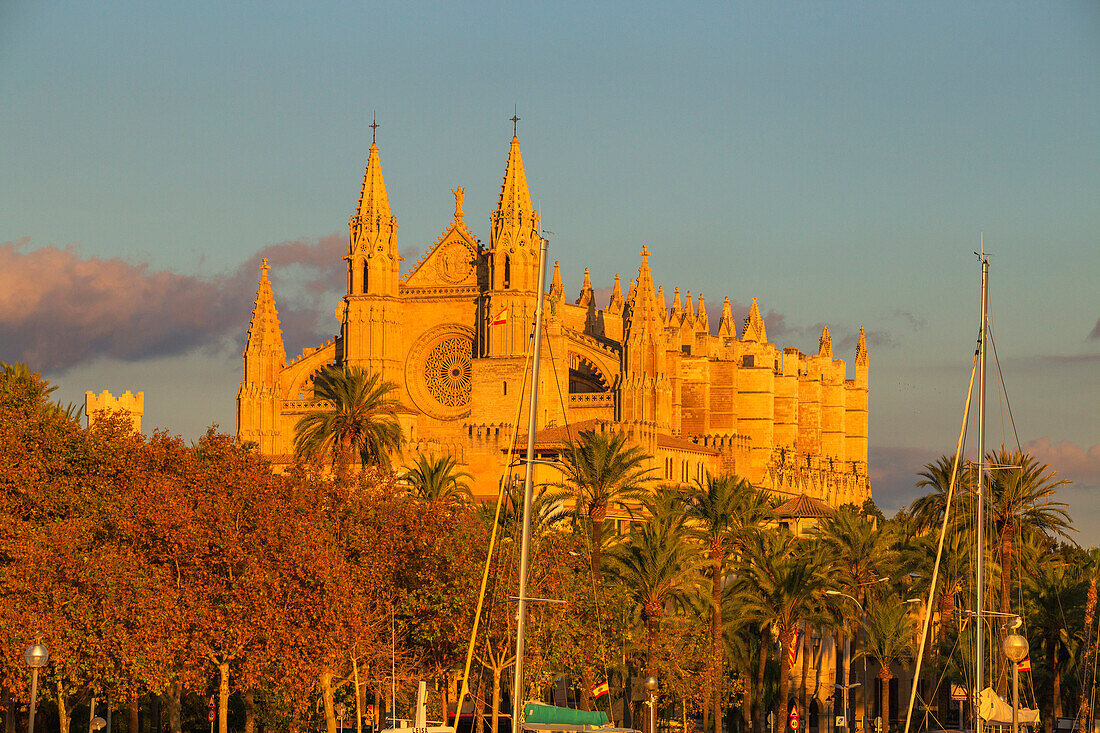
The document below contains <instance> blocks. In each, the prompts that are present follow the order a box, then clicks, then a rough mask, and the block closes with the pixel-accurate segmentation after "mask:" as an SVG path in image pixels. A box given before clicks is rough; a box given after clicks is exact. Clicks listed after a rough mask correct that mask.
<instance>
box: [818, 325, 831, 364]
mask: <svg viewBox="0 0 1100 733" xmlns="http://www.w3.org/2000/svg"><path fill="white" fill-rule="evenodd" d="M817 355H818V356H824V357H826V358H829V359H832V358H833V339H832V337H831V336H829V327H828V326H825V327H824V328H822V329H821V340H820V341H818V342H817Z"/></svg>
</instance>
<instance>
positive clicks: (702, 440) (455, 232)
mask: <svg viewBox="0 0 1100 733" xmlns="http://www.w3.org/2000/svg"><path fill="white" fill-rule="evenodd" d="M453 193H454V194H455V210H454V214H453V217H452V220H451V222H450V223H449V224H447V225H446V226H445V227H444V229H443V231H442V233H441V234H440V235H439V237H438V238H437V239H436V241H435V242H434V243H433V244H431V246H429V247H428V248H427V251H426V252H425V253H424V255H423V256H422V257H421V258H420V259H419V261H418V262H417V263H416V264H415V265H414V266H413V267H412V268H411V270H409V271H408V272H406V273H405V274H402V272H401V269H402V268H401V261H402V258H401V257H400V255H399V254H398V247H397V218H396V217H395V216H394V214H393V212H392V211H391V209H390V202H389V197H388V195H387V192H386V186H385V182H384V180H383V176H382V164H381V161H380V158H379V152H378V146H377V145H376V144H372V145H371V149H370V155H369V157H368V159H367V165H366V171H365V174H364V176H363V185H362V191H361V194H360V197H359V206H358V208H357V210H356V212H355V214H354V215H352V217H351V220H350V222H349V229H350V234H349V238H348V249H347V254H346V255H345V256H344V258H343V259H344V263H343V264H342V265H340V266H341V267H344V268H345V269H346V274H347V294H346V295H345V296H344V297H343V299H342V300H341V301H340V302H339V303H338V304H337V305H336V317H337V319H338V320H339V322H340V333H339V334H338V335H336V336H335V337H333V338H332V339H329V340H328V341H326V342H325V343H322V344H319V345H317V346H314V347H310V348H306V349H304V350H303V351H302V352H301V353H299V354H298V355H297V356H295V357H294V358H293V359H291V360H290V361H289V362H288V361H287V357H286V349H285V348H284V345H283V340H282V332H281V329H280V325H279V318H278V311H277V309H276V304H275V295H274V293H273V291H272V287H271V282H270V280H269V279H268V266H267V263H266V261H265V262H264V265H263V267H262V271H261V276H260V281H259V288H258V290H257V293H256V305H255V308H254V310H253V312H252V320H251V323H250V325H249V330H248V343H247V346H246V348H245V351H244V364H243V377H242V381H241V386H240V390H239V391H238V394H237V434H238V437H239V438H240V440H242V441H255V442H256V443H257V444H258V445H259V448H260V450H261V452H262V453H264V454H265V455H267V456H268V457H269V458H270V459H271V460H272V461H273V462H274V463H275V465H276V467H277V468H278V467H281V466H285V465H286V464H288V463H289V462H290V460H291V456H292V452H293V440H294V426H295V423H296V422H297V420H298V419H299V418H300V417H301V416H302V415H303V414H305V413H306V412H307V411H309V410H310V409H311V405H310V400H311V398H312V397H313V379H314V376H315V375H316V374H317V372H318V370H319V369H321V368H322V367H324V366H325V365H328V364H337V365H344V366H358V367H363V368H365V369H367V370H369V371H372V372H378V373H380V374H381V375H382V377H383V378H385V379H387V380H390V381H393V382H395V383H396V384H398V385H399V390H398V394H397V397H398V399H399V400H400V401H401V403H402V405H403V406H404V409H403V411H402V413H401V415H400V419H401V423H402V426H403V428H404V430H405V435H406V437H407V439H408V444H407V447H406V449H405V455H404V460H405V461H410V460H412V458H413V457H415V455H416V454H428V453H431V454H446V455H451V456H454V457H455V459H456V460H457V461H458V463H459V464H460V466H461V468H462V469H463V470H466V471H469V472H470V473H471V474H472V475H473V476H474V477H475V484H476V485H475V491H476V492H477V493H479V494H485V493H490V492H492V493H495V491H496V485H497V480H498V478H499V477H500V475H501V474H502V473H503V472H504V471H505V470H506V469H507V464H508V462H509V457H508V449H509V446H510V444H511V441H512V440H513V439H514V438H515V437H516V436H515V433H516V430H515V427H516V422H517V419H518V420H519V422H520V425H521V428H520V431H519V432H523V433H526V415H527V412H526V406H521V405H520V404H519V400H520V399H521V395H522V394H524V389H523V385H524V380H525V377H526V375H527V372H526V367H527V365H526V357H527V355H528V350H529V335H530V333H531V331H532V324H533V321H534V315H535V308H536V299H537V297H538V287H539V283H538V254H539V246H540V233H539V214H538V212H537V211H535V209H534V207H533V206H532V204H531V194H530V192H529V190H528V186H527V176H526V173H525V171H524V167H523V160H522V156H521V154H520V148H519V140H518V139H517V138H516V137H513V138H512V142H511V149H510V151H509V154H508V162H507V165H506V167H505V172H504V180H503V184H502V186H501V191H500V195H499V197H498V201H497V207H496V209H495V210H494V211H493V212H492V214H491V215H490V222H491V223H490V231H489V240H488V241H489V244H488V246H485V245H483V244H482V242H481V241H480V240H479V239H478V238H477V237H476V236H475V235H474V234H473V232H471V231H470V229H469V228H468V227H467V225H466V222H465V219H464V212H463V189H462V188H456V189H454V190H453ZM640 254H641V262H640V265H639V267H638V270H637V276H636V277H635V278H633V279H631V280H630V281H629V283H628V285H627V286H626V292H625V294H624V291H623V285H622V281H621V278H620V276H619V275H616V276H615V282H614V284H613V285H612V287H611V294H610V297H609V298H608V300H607V302H606V303H597V302H596V296H595V291H594V289H593V286H592V283H591V279H590V276H589V273H588V270H587V269H586V270H585V273H584V282H583V285H582V287H581V289H580V293H579V295H578V297H576V298H575V299H567V298H566V296H565V288H564V285H563V283H562V279H561V273H560V271H559V268H558V266H557V264H555V265H554V270H553V277H552V282H551V285H550V289H549V293H548V297H547V300H546V313H545V337H544V338H545V341H544V348H543V368H542V373H541V376H540V379H539V383H538V390H539V400H538V406H539V416H538V421H539V428H540V431H541V430H548V429H551V430H557V431H558V432H560V431H561V430H560V429H562V428H564V426H566V425H571V426H574V429H576V426H589V427H598V429H601V430H615V431H626V432H627V433H629V434H630V436H631V440H633V441H634V442H636V443H638V444H640V445H642V446H643V447H644V448H645V449H646V451H647V452H648V453H649V454H650V455H652V456H653V468H654V469H655V470H656V475H657V476H658V477H660V478H662V479H664V480H667V481H671V482H689V481H692V480H695V479H697V478H700V477H702V476H703V475H704V474H705V472H707V471H710V472H712V473H719V472H723V471H731V472H735V473H737V474H739V475H741V476H743V477H745V478H748V479H749V480H751V481H752V482H753V483H754V484H756V485H757V486H760V487H763V488H766V489H769V490H771V491H773V492H778V493H781V494H789V495H796V494H801V493H805V494H808V495H810V496H813V497H817V498H819V499H821V500H823V501H825V502H828V503H830V504H834V505H835V504H841V503H846V502H856V503H861V502H862V501H863V500H864V499H865V498H867V497H868V496H870V486H869V484H868V480H867V427H868V374H869V364H868V357H867V344H866V341H865V338H864V335H863V333H862V331H861V332H860V337H859V344H858V346H857V348H856V353H855V375H854V378H852V379H849V378H847V373H846V365H845V363H844V361H842V360H840V359H834V358H833V351H832V341H831V339H830V337H829V332H828V329H827V328H826V329H825V330H824V331H823V333H822V335H821V341H820V345H819V349H818V353H817V354H813V355H809V356H807V355H805V354H802V353H800V352H799V351H798V350H797V349H795V348H784V349H780V348H778V347H776V346H775V345H773V344H771V343H769V342H768V337H767V330H766V328H765V324H764V319H763V318H762V317H761V314H760V309H759V308H758V306H757V303H756V299H755V298H753V299H752V304H751V307H750V311H749V315H748V317H747V318H746V319H745V321H744V323H743V324H742V326H741V328H740V332H738V328H737V324H735V322H734V318H733V314H732V312H731V308H730V302H729V298H726V299H725V302H724V304H723V307H722V313H721V316H720V318H719V319H718V323H717V329H716V330H715V331H712V329H711V324H710V320H709V318H708V316H707V312H706V310H705V303H704V301H703V296H702V295H699V296H698V298H697V299H695V300H693V298H692V296H691V293H690V292H688V293H687V294H686V296H685V297H683V298H681V294H680V289H679V288H678V287H677V288H675V289H674V290H673V296H672V304H671V307H670V306H669V305H668V304H667V302H666V300H665V294H664V289H663V288H660V287H657V286H655V284H654V281H653V275H652V272H651V270H650V265H649V254H650V252H649V250H648V249H647V248H646V247H642V250H641V253H640ZM333 265H334V266H337V263H335V262H334V263H333ZM555 434H556V433H555ZM541 439H542V438H541V437H540V440H541Z"/></svg>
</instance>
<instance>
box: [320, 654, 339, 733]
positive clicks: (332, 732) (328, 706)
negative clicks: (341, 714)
mask: <svg viewBox="0 0 1100 733" xmlns="http://www.w3.org/2000/svg"><path fill="white" fill-rule="evenodd" d="M321 698H322V699H323V700H324V705H325V727H326V729H327V730H328V733H336V711H335V710H333V704H332V670H331V669H329V667H328V666H327V665H326V666H325V668H324V669H323V670H321Z"/></svg>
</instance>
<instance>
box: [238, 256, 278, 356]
mask: <svg viewBox="0 0 1100 733" xmlns="http://www.w3.org/2000/svg"><path fill="white" fill-rule="evenodd" d="M269 269H270V268H269V267H268V264H267V258H266V257H265V258H264V259H263V264H261V265H260V283H259V286H258V287H257V288H256V303H255V305H254V306H253V308H252V319H251V320H250V321H249V323H248V341H247V345H246V346H245V351H246V352H252V353H256V352H268V353H270V352H272V351H274V352H275V354H276V355H277V356H278V358H279V366H282V365H283V364H285V363H286V348H285V347H284V346H283V331H282V328H281V326H280V325H279V311H278V310H277V309H276V307H275V293H274V291H273V290H272V289H271V281H270V280H268V278H267V271H268V270H269Z"/></svg>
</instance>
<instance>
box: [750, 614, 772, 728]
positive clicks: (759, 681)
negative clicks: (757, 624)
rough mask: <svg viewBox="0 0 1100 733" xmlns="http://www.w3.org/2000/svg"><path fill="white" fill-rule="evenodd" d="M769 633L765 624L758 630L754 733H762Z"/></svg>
mask: <svg viewBox="0 0 1100 733" xmlns="http://www.w3.org/2000/svg"><path fill="white" fill-rule="evenodd" d="M770 636H771V634H770V633H769V628H768V627H767V626H765V627H764V628H763V629H761V631H760V659H759V662H758V663H757V665H756V690H757V697H758V698H759V699H758V700H757V701H756V715H755V719H754V724H753V731H754V733H764V670H765V668H766V667H767V664H768V642H769V640H770V639H769V637H770Z"/></svg>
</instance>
